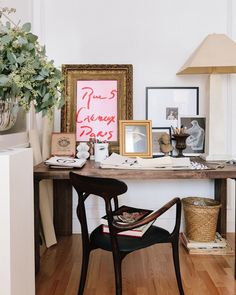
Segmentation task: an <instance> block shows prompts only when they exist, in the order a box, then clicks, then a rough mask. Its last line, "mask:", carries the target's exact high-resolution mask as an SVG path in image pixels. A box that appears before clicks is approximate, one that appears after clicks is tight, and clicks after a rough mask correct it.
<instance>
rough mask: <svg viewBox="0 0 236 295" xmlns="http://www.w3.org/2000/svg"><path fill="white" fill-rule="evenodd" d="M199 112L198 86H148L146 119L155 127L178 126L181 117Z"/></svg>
mask: <svg viewBox="0 0 236 295" xmlns="http://www.w3.org/2000/svg"><path fill="white" fill-rule="evenodd" d="M198 114H199V88H198V87H146V119H147V120H152V126H153V127H171V126H173V127H177V126H178V122H179V118H180V117H183V116H196V115H198Z"/></svg>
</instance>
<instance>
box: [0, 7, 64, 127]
mask: <svg viewBox="0 0 236 295" xmlns="http://www.w3.org/2000/svg"><path fill="white" fill-rule="evenodd" d="M14 12H15V9H12V8H0V31H1V34H0V44H1V63H0V64H1V65H0V98H1V100H3V101H8V100H9V99H14V100H16V101H17V103H18V105H19V106H21V107H23V108H24V109H25V110H26V111H28V110H29V109H30V106H31V104H32V103H33V105H34V106H35V110H36V112H41V111H42V114H43V115H45V114H46V113H48V112H49V113H50V114H52V111H53V109H54V108H55V107H61V106H62V104H63V97H62V95H61V91H62V88H63V83H62V80H63V78H62V74H61V71H60V70H59V69H57V68H56V67H55V66H54V64H53V61H48V59H47V56H46V53H45V47H42V46H40V44H39V42H38V37H37V36H35V35H34V34H32V33H31V24H30V23H25V24H23V25H20V23H19V22H18V23H15V22H14V21H13V20H12V19H11V17H10V14H11V13H14ZM4 19H6V23H3V20H4ZM14 111H15V109H14ZM1 112H2V110H0V113H1ZM14 116H15V114H14ZM13 121H14V120H13ZM13 121H12V122H13ZM11 124H12V123H11ZM8 127H9V126H8Z"/></svg>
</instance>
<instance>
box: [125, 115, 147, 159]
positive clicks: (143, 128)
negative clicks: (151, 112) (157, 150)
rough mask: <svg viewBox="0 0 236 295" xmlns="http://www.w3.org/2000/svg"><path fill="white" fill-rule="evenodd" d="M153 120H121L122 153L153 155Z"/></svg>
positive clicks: (143, 155) (131, 155)
mask: <svg viewBox="0 0 236 295" xmlns="http://www.w3.org/2000/svg"><path fill="white" fill-rule="evenodd" d="M151 130H152V122H151V121H150V120H142V121H138V120H120V123H119V131H120V154H121V155H123V156H129V157H143V158H151V157H152V133H151Z"/></svg>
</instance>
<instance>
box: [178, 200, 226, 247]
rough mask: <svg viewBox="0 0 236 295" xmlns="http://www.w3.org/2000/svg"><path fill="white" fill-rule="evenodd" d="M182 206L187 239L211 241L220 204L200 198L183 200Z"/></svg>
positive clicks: (213, 236) (214, 233)
mask: <svg viewBox="0 0 236 295" xmlns="http://www.w3.org/2000/svg"><path fill="white" fill-rule="evenodd" d="M182 204H183V209H184V217H185V227H186V235H187V237H188V239H190V240H193V241H198V242H210V241H213V240H214V239H215V235H216V225H217V220H218V214H219V210H220V207H221V204H220V203H219V202H218V201H215V200H212V199H209V198H201V197H187V198H183V199H182Z"/></svg>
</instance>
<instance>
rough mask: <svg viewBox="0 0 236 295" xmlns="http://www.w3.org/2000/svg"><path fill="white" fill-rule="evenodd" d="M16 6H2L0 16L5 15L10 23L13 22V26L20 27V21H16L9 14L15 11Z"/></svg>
mask: <svg viewBox="0 0 236 295" xmlns="http://www.w3.org/2000/svg"><path fill="white" fill-rule="evenodd" d="M15 12H16V9H15V8H8V7H0V18H1V17H2V16H4V17H5V18H6V19H7V20H8V21H9V22H10V23H12V24H13V26H15V27H18V26H19V24H20V21H18V23H15V22H14V21H13V20H12V19H11V18H10V17H9V16H8V15H9V14H11V13H15Z"/></svg>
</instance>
